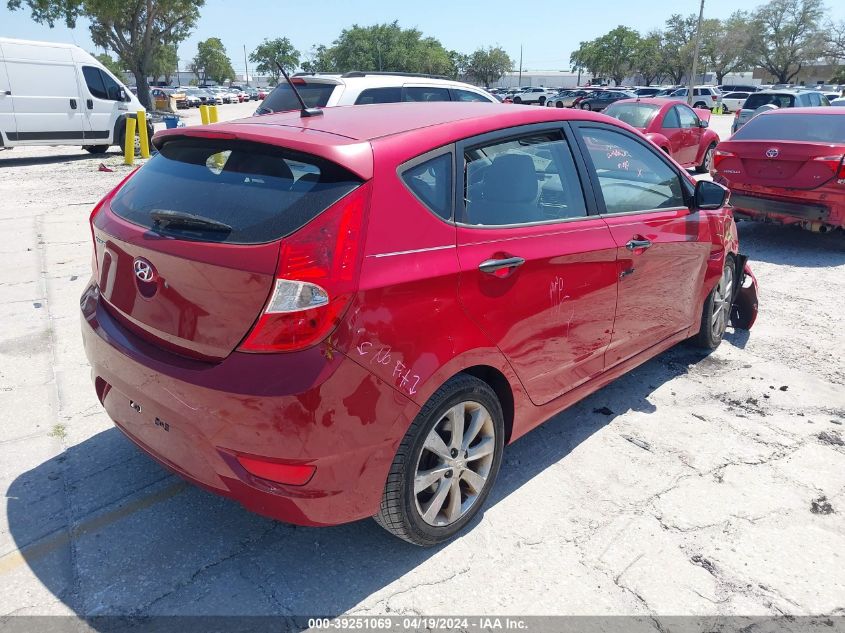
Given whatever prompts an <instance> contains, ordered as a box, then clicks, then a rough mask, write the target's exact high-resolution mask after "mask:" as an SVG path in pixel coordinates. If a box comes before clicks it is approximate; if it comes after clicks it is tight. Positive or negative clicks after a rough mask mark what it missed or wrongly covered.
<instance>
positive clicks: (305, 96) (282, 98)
mask: <svg viewBox="0 0 845 633" xmlns="http://www.w3.org/2000/svg"><path fill="white" fill-rule="evenodd" d="M336 87H337V84H326V83H305V82H303V83H301V84H297V86H296V89H297V90H298V91H299V94H300V95H302V100H303V101H304V102H305V105H306V107H309V108H322V107H324V106H325V105H326V104H327V103H328V102H329V97H331V95H332V92H333V91H334V89H335V88H336ZM299 108H300V105H299V100H298V99H297V98H296V95H295V94H294V93H293V90H291V87H290V85H288V84H281V85H279V86H276V87H275V88H273V92H271V93H270V94H269V95H267V98H266V99H264V101H263V103H262V104H261V105H260V106H259V107H258V110H256V114H267V113H269V112H284V111H286V110H299Z"/></svg>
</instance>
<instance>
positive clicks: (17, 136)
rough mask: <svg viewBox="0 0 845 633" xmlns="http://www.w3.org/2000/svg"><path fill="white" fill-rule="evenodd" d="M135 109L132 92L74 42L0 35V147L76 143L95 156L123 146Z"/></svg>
mask: <svg viewBox="0 0 845 633" xmlns="http://www.w3.org/2000/svg"><path fill="white" fill-rule="evenodd" d="M139 110H146V109H145V108H144V106H142V105H141V102H140V101H138V98H137V97H136V96H135V95H134V94H132V91H131V90H129V88H127V87H126V86H125V85H123V84H122V83H121V82H120V81H119V80H118V79H117V78H116V77H115V76H114V75H113V74H111V72H109V70H108V69H107V68H105V67H104V66H103V65H102V64H101V63H100V62H98V61H97V60H96V59H94V58H93V57H92V56H91V55H89V54H88V53H86V52H85V51H84V50H82V49H81V48H79V47H78V46H73V45H71V44H55V43H53V42H33V41H28V40H17V39H11V38H6V37H0V149H2V148H8V147H15V146H17V145H81V146H82V147H83V148H84V149H86V150H88V151H89V152H91V153H92V154H101V153H103V152H105V151H106V150H107V149H108V148H109V147H110V146H111V145H121V146H122V145H123V138H124V136H125V134H126V119H127V118H128V117H131V118H135V113H137V112H138V111H139ZM147 123H148V125H147V131H148V133H149V134H150V136H152V129H153V128H152V125H150V124H149V121H148V122H147Z"/></svg>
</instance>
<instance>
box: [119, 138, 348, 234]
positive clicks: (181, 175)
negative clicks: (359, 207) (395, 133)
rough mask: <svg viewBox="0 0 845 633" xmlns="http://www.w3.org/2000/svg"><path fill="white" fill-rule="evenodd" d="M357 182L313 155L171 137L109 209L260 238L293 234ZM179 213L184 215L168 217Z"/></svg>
mask: <svg viewBox="0 0 845 633" xmlns="http://www.w3.org/2000/svg"><path fill="white" fill-rule="evenodd" d="M360 184H361V180H360V179H359V178H358V177H357V176H355V175H353V174H352V173H350V172H348V171H347V170H345V169H344V168H342V167H340V166H339V165H336V164H335V163H332V162H330V161H327V160H324V159H321V158H318V157H316V156H311V155H309V154H302V153H299V152H294V151H291V150H286V149H284V148H278V147H271V146H268V145H262V144H258V143H246V142H242V141H217V140H214V141H209V140H203V139H180V140H172V141H169V142H166V143H165V144H164V145H163V146H162V148H161V150H160V152H159V153H158V154H156V155H155V156H154V157H153V158H152V159H150V161H149V162H148V163H147V164H146V165H144V166H143V167H142V168H141V169H140V170H138V173H137V174H135V175H134V176H133V177H132V178H130V179H129V180H128V181H127V183H126V184H125V185H124V186H123V187H122V188H121V189H120V191H118V193H117V195H116V196H115V197H114V199H113V200H112V201H111V210H112V211H113V212H114V213H116V214H117V215H119V216H120V217H122V218H124V219H125V220H128V221H129V222H133V223H135V224H138V225H140V226H143V227H147V228H150V229H153V230H155V231H156V232H158V233H161V234H164V235H168V236H172V237H176V238H181V239H190V240H200V241H213V242H226V243H235V244H259V243H263V242H271V241H273V240H277V239H279V238H281V237H284V236H286V235H289V234H291V233H293V232H294V231H296V230H297V229H299V228H300V227H302V226H303V225H304V224H306V223H307V222H309V221H310V220H312V219H313V218H315V217H316V216H317V215H319V214H320V213H321V212H322V211H324V210H325V209H327V208H328V207H330V206H331V205H332V204H334V203H335V202H337V201H338V200H340V198H342V197H343V196H345V195H346V194H348V193H349V192H350V191H352V190H353V189H355V188H356V187H357V186H358V185H360ZM174 214H179V215H181V216H182V218H183V219H182V221H181V222H175V221H173V222H170V223H168V222H167V218H168V217H173V216H174ZM186 215H187V216H193V218H194V219H193V220H192V219H191V218H190V217H188V218H187V219H186V218H185V217H184V216H186ZM162 217H164V218H165V220H164V221H162ZM214 223H218V224H219V225H221V226H218V227H216V228H215V227H214ZM204 225H205V226H204ZM225 227H229V230H226V228H225Z"/></svg>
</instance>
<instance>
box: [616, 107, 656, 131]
mask: <svg viewBox="0 0 845 633" xmlns="http://www.w3.org/2000/svg"><path fill="white" fill-rule="evenodd" d="M658 109H659V107H658V106H656V105H654V104H652V103H618V102H617V103H612V104H611V105H609V106H608V107H607V108H606V109H605V111H604V113H605V114H606V115H607V116H612V117H613V118H614V119H619V120H620V121H624V122H625V123H627V124H628V125H630V126H631V127H636V128H640V129H644V128H646V127H648V124H649V123H651V120H652V119H653V118H654V115H655V114H656V113H657V110H658Z"/></svg>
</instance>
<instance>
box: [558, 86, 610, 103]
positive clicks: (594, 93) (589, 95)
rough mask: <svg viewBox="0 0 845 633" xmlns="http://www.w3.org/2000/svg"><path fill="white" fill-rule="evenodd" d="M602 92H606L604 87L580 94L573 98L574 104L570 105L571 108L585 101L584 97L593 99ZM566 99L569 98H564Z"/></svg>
mask: <svg viewBox="0 0 845 633" xmlns="http://www.w3.org/2000/svg"><path fill="white" fill-rule="evenodd" d="M602 92H604V88H592V89H588V90H586V91H585V94H583V95H579V96H577V97H575V98H573V99H572V105H571V106H570V107H571V108H577V107H578V106H579V105H580V104H581V102H582V101H584V99H591V98H593V97H595V96H598V95H600V94H601V93H602ZM565 101H567V100H564V102H565Z"/></svg>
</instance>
